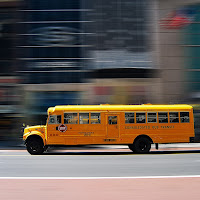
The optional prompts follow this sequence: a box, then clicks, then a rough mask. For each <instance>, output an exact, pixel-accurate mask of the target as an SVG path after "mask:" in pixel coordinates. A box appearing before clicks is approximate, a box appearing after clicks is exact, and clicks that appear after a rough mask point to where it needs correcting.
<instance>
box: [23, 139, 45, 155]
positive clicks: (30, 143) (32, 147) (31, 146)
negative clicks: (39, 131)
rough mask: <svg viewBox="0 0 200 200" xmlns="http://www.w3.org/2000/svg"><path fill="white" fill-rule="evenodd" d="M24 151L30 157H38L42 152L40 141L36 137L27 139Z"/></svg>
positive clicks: (41, 142)
mask: <svg viewBox="0 0 200 200" xmlns="http://www.w3.org/2000/svg"><path fill="white" fill-rule="evenodd" d="M26 149H27V151H28V152H29V153H30V154H31V155H40V154H42V153H43V152H44V144H43V141H42V139H40V138H37V137H32V138H29V139H28V140H27V142H26Z"/></svg>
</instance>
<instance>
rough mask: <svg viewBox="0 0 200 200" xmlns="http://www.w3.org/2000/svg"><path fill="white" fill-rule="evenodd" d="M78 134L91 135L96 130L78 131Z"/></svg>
mask: <svg viewBox="0 0 200 200" xmlns="http://www.w3.org/2000/svg"><path fill="white" fill-rule="evenodd" d="M78 134H84V136H91V135H92V134H94V132H78Z"/></svg>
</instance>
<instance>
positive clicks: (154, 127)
mask: <svg viewBox="0 0 200 200" xmlns="http://www.w3.org/2000/svg"><path fill="white" fill-rule="evenodd" d="M173 128H174V126H152V127H151V126H125V129H154V130H155V129H173Z"/></svg>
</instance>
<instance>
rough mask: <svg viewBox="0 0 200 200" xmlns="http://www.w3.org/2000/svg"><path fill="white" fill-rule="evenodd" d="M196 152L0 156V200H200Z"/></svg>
mask: <svg viewBox="0 0 200 200" xmlns="http://www.w3.org/2000/svg"><path fill="white" fill-rule="evenodd" d="M199 155H200V150H185V149H182V150H177V151H174V150H173V151H166V150H165V151H152V152H151V153H149V154H133V153H132V152H130V151H129V150H128V149H112V150H110V149H103V150H102V149H100V150H99V149H97V150H60V151H49V152H46V153H45V154H44V155H39V156H32V155H30V154H28V153H27V152H26V150H0V186H1V187H0V194H1V197H2V199H6V200H7V199H8V200H10V199H15V200H16V199H20V200H21V199H27V197H28V198H29V199H30V200H32V199H44V198H48V199H50V200H51V199H62V198H63V199H64V198H70V199H80V198H82V199H97V200H98V199H108V200H110V199H115V200H116V199H124V198H126V199H133V198H134V197H135V199H146V198H148V199H161V198H162V199H178V198H179V199H180V198H181V199H188V198H190V199H199V195H200V192H199V189H198V188H199V184H200V170H199V169H200V159H199Z"/></svg>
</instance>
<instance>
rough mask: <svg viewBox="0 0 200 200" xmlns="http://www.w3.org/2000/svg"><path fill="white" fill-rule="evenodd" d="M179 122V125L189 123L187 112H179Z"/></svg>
mask: <svg viewBox="0 0 200 200" xmlns="http://www.w3.org/2000/svg"><path fill="white" fill-rule="evenodd" d="M180 120H181V123H188V122H190V118H189V112H180Z"/></svg>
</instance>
